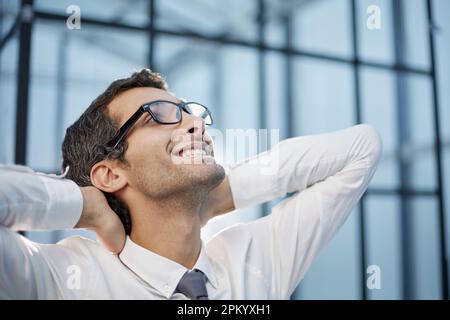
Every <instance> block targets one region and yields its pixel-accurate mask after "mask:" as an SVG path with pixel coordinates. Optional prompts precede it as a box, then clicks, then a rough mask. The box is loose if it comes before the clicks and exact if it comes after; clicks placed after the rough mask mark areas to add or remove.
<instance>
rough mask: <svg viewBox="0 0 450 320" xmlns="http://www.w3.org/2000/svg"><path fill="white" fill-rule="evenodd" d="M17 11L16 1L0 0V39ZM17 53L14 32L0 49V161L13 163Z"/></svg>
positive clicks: (17, 42)
mask: <svg viewBox="0 0 450 320" xmlns="http://www.w3.org/2000/svg"><path fill="white" fill-rule="evenodd" d="M18 11H19V6H18V3H16V2H11V1H0V38H1V39H3V37H4V36H5V35H6V33H7V32H8V31H9V30H10V28H11V27H12V25H13V24H14V21H15V19H16V16H17V14H18ZM18 54H19V41H18V37H17V33H16V35H15V36H14V37H13V38H11V39H10V40H9V41H8V42H7V43H6V44H5V46H4V47H3V48H2V50H1V51H0V112H1V117H0V145H1V146H2V147H1V148H0V163H14V150H15V124H16V95H17V65H18V63H17V60H18Z"/></svg>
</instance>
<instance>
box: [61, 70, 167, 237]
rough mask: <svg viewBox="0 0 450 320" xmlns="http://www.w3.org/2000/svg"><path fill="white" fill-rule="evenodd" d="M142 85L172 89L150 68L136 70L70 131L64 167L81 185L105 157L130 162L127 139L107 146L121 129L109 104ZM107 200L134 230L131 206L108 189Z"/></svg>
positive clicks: (116, 83)
mask: <svg viewBox="0 0 450 320" xmlns="http://www.w3.org/2000/svg"><path fill="white" fill-rule="evenodd" d="M138 87H152V88H158V89H162V90H166V91H167V90H168V87H167V83H166V81H165V80H164V78H163V77H162V76H161V75H160V74H159V73H155V72H152V71H151V70H149V69H142V70H141V71H138V72H134V73H133V74H132V75H131V76H130V77H128V78H123V79H119V80H115V81H114V82H113V83H111V84H110V85H109V86H108V88H107V89H106V90H105V91H104V92H103V93H102V94H100V95H99V96H98V97H97V98H96V99H95V100H94V101H93V102H92V103H91V104H90V106H89V107H88V108H87V109H86V111H84V112H83V114H82V115H81V116H80V118H79V119H78V120H77V121H75V123H73V124H72V125H71V126H70V127H69V128H67V130H66V136H65V137H64V141H63V144H62V157H63V162H62V170H63V171H64V170H65V168H66V167H67V166H69V167H70V169H69V171H68V174H67V176H66V177H67V178H68V179H71V180H73V181H74V182H75V183H76V184H77V185H79V186H80V187H85V186H90V185H92V183H91V179H90V172H91V168H92V167H93V166H94V164H96V163H97V162H99V161H102V160H104V159H115V160H119V161H122V162H124V163H126V161H125V158H124V154H125V150H126V148H127V144H126V142H125V141H124V142H122V143H121V144H120V145H119V146H118V147H117V148H116V149H114V150H113V149H112V148H111V147H110V146H107V143H108V142H109V140H111V139H112V138H113V137H114V135H115V134H116V133H117V131H118V130H119V128H118V123H117V121H116V120H115V119H113V118H111V117H109V116H108V115H107V114H106V112H105V110H106V107H107V106H108V105H109V103H111V101H113V100H114V98H115V97H117V96H118V95H120V94H121V93H122V92H124V91H126V90H129V89H132V88H138ZM104 194H105V197H106V200H107V201H108V203H109V205H110V206H111V208H112V209H113V210H114V211H115V212H116V214H117V215H118V216H119V218H120V220H121V221H122V223H123V225H124V227H125V232H126V233H127V234H130V232H131V218H130V214H129V212H128V208H127V207H126V206H125V205H124V204H123V203H122V202H120V201H119V200H118V199H117V198H116V197H114V196H113V195H112V194H111V193H106V192H104Z"/></svg>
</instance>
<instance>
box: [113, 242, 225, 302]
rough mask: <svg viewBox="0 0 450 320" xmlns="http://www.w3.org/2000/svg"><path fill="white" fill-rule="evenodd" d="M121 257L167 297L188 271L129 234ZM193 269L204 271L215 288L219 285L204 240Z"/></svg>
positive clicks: (128, 265) (136, 272)
mask: <svg viewBox="0 0 450 320" xmlns="http://www.w3.org/2000/svg"><path fill="white" fill-rule="evenodd" d="M119 257H120V260H121V261H122V262H123V263H124V264H125V265H126V266H127V267H128V268H129V269H131V271H133V272H134V273H135V274H136V275H137V276H139V277H140V278H141V279H143V280H144V281H145V282H147V283H148V284H149V285H151V286H152V287H154V288H155V289H156V290H158V291H159V292H160V293H161V294H162V295H163V296H165V297H166V298H170V297H171V296H172V295H173V293H174V291H175V289H176V287H177V285H178V283H179V282H180V280H181V278H182V277H183V275H184V274H185V273H186V271H188V269H187V268H186V267H184V266H182V265H181V264H179V263H177V262H175V261H172V260H170V259H167V258H165V257H163V256H160V255H158V254H156V253H154V252H152V251H150V250H148V249H146V248H144V247H141V246H139V245H138V244H136V243H134V242H133V241H132V240H131V239H130V237H129V236H127V240H126V242H125V247H124V248H123V250H122V252H121V253H120V255H119ZM192 269H197V270H200V271H202V272H203V273H204V274H205V276H206V278H207V280H208V281H209V282H210V283H211V285H212V286H213V287H214V288H216V287H217V281H216V278H215V276H214V274H213V272H212V268H211V265H210V263H209V260H208V255H207V254H206V249H205V245H204V243H203V241H202V246H201V250H200V255H199V257H198V259H197V262H196V263H195V266H194V267H193V268H192Z"/></svg>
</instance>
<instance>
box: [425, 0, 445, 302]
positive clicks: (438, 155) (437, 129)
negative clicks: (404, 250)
mask: <svg viewBox="0 0 450 320" xmlns="http://www.w3.org/2000/svg"><path fill="white" fill-rule="evenodd" d="M427 19H428V41H429V54H430V65H431V82H432V90H433V98H432V99H433V111H434V112H433V120H434V136H435V160H436V179H437V190H438V194H439V196H438V205H439V245H440V246H439V253H440V260H441V282H442V293H441V294H442V299H444V300H448V299H449V277H448V259H447V241H446V240H447V239H446V230H445V228H446V221H445V204H444V181H443V179H444V178H443V177H444V169H443V164H442V138H441V126H440V122H439V121H440V108H439V92H438V83H437V62H436V56H437V54H436V45H435V38H434V37H435V34H434V32H435V30H436V28H435V24H434V14H433V5H432V3H431V0H427Z"/></svg>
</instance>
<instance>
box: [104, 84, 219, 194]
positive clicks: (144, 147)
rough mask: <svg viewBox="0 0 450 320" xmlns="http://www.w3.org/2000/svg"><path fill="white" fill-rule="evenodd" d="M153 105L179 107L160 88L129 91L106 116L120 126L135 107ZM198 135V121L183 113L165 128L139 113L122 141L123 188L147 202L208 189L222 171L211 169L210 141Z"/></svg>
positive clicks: (201, 130)
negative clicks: (124, 146) (159, 102)
mask: <svg viewBox="0 0 450 320" xmlns="http://www.w3.org/2000/svg"><path fill="white" fill-rule="evenodd" d="M155 100H168V101H173V102H176V103H179V102H181V101H180V100H179V99H177V98H176V97H175V96H173V95H172V94H171V93H169V92H167V91H164V90H161V89H156V88H149V87H143V88H134V89H130V90H127V91H125V92H123V93H122V94H120V95H119V96H118V97H116V98H115V99H114V100H113V101H112V102H111V103H110V104H109V105H108V108H107V112H108V115H109V116H110V117H112V118H113V119H117V120H118V121H119V126H122V125H123V124H124V123H125V122H126V121H127V120H128V119H129V118H130V117H131V115H133V114H134V113H135V112H136V110H137V109H138V108H139V107H140V106H141V105H143V104H144V103H147V102H151V101H155ZM204 130H205V126H204V122H203V120H202V119H201V118H198V117H195V116H193V115H190V114H188V113H186V112H184V111H183V116H182V121H181V122H180V123H177V124H170V125H162V124H158V123H157V122H156V121H154V119H152V117H151V116H150V115H149V114H148V113H145V114H143V115H142V116H141V118H140V119H139V120H138V121H137V122H136V123H135V124H134V126H133V127H132V129H131V130H130V131H129V133H128V134H127V136H126V138H125V139H126V141H127V144H128V148H127V150H126V152H125V160H126V161H127V162H128V164H129V166H127V167H126V168H125V170H126V175H127V181H128V186H129V187H131V188H133V189H134V190H137V191H138V192H141V193H143V194H145V195H146V196H147V197H150V198H153V199H162V198H165V197H172V196H174V195H176V194H179V193H185V192H188V193H189V194H201V191H209V190H211V189H213V188H214V187H215V186H217V185H218V184H219V183H220V182H221V181H222V180H223V179H224V177H225V171H224V169H223V167H221V166H220V165H218V164H216V162H215V160H214V151H213V148H212V140H211V138H210V136H209V135H208V134H206V133H205V131H204ZM192 149H194V150H192ZM187 150H189V151H187Z"/></svg>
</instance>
